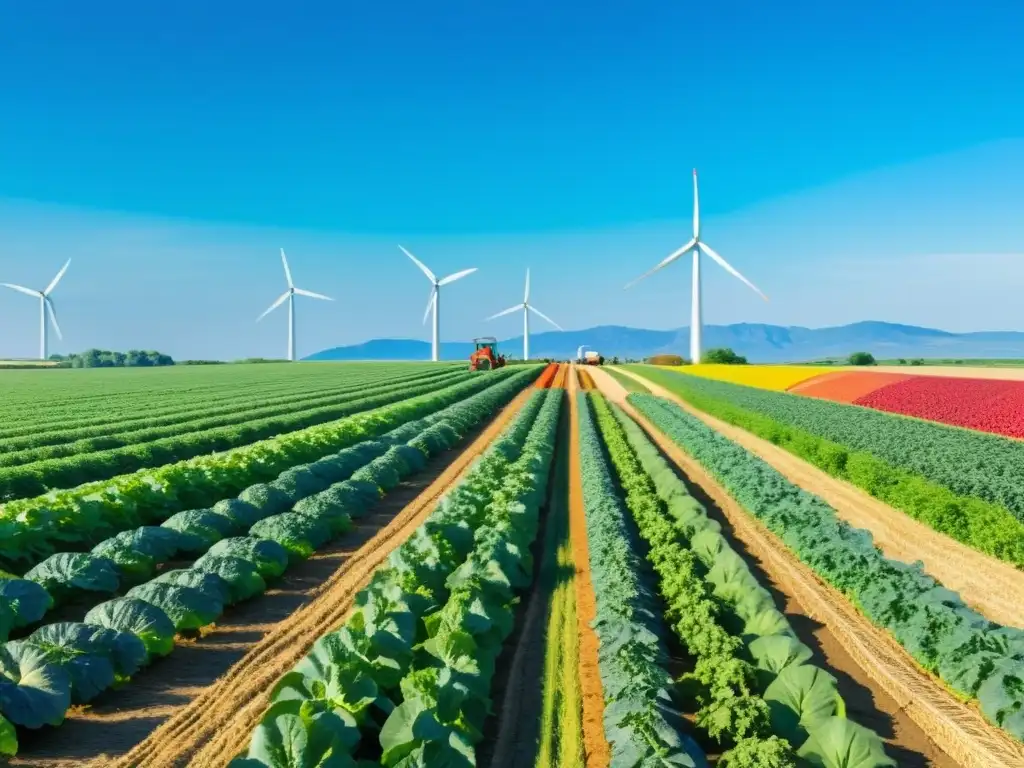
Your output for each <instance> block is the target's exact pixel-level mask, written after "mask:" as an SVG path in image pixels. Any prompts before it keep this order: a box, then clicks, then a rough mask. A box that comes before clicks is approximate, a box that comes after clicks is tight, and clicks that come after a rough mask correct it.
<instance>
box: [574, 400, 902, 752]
mask: <svg viewBox="0 0 1024 768" xmlns="http://www.w3.org/2000/svg"><path fill="white" fill-rule="evenodd" d="M591 398H592V399H591V402H592V405H593V407H594V410H595V413H596V414H597V417H598V423H599V425H600V427H601V431H602V435H603V437H604V439H605V443H606V445H607V447H608V452H609V455H610V456H611V458H612V462H613V464H614V465H615V467H616V470H617V473H618V476H619V479H620V482H621V483H622V486H623V489H624V490H625V491H626V494H627V496H626V502H627V506H628V507H629V509H630V511H631V512H632V514H633V518H634V520H635V521H636V523H637V526H638V530H639V532H640V535H641V536H642V537H643V538H644V539H645V540H646V541H647V542H648V544H649V547H650V549H649V553H648V559H649V560H650V561H651V562H652V564H653V565H654V568H655V571H656V572H657V573H658V574H659V576H660V577H661V591H662V595H663V596H664V598H665V601H666V604H667V608H668V610H667V615H668V616H669V617H670V618H671V619H672V620H673V622H674V623H673V628H674V629H675V630H676V632H677V634H678V635H679V637H680V639H681V640H682V641H683V643H684V645H685V646H686V648H687V649H688V651H689V652H690V654H691V655H692V656H693V657H694V658H695V659H696V666H695V669H694V671H693V672H692V673H688V674H686V675H684V677H683V679H682V683H683V686H684V688H687V689H689V692H690V694H691V695H693V696H695V698H696V700H697V702H698V704H699V705H700V707H701V708H700V710H699V711H698V712H697V723H698V724H699V725H701V726H703V727H704V728H705V729H706V730H707V732H708V734H709V735H710V736H711V737H712V738H716V739H718V740H719V741H724V740H728V741H729V742H731V743H732V744H734V745H735V746H734V748H733V750H730V751H729V752H727V753H726V755H727V756H729V757H730V759H733V760H738V759H739V757H738V755H747V754H748V753H751V755H752V756H751V757H750V759H752V760H755V759H756V760H760V759H762V757H763V758H764V759H766V760H770V761H772V762H774V763H775V764H778V765H793V764H795V763H794V760H795V758H794V755H793V754H792V752H791V751H787V750H786V749H784V748H783V745H781V744H779V743H777V742H776V741H773V740H772V736H778V737H782V738H783V739H784V740H785V741H786V742H788V743H789V744H791V745H792V746H793V747H800V746H801V745H802V744H804V743H805V742H806V741H807V740H808V736H809V734H810V733H813V732H815V730H816V729H817V728H818V727H819V726H820V725H821V724H822V723H824V722H825V721H826V720H827V719H828V718H830V717H832V716H834V715H840V714H842V713H843V712H844V711H845V705H844V703H843V700H842V699H841V698H840V696H839V692H838V689H837V687H836V681H835V679H834V678H832V676H831V675H829V674H828V673H826V672H824V671H823V670H821V669H819V668H817V667H815V666H813V665H810V664H808V663H806V662H809V661H810V658H811V652H810V649H808V648H807V647H806V646H804V645H803V644H802V643H800V642H799V641H798V640H797V639H796V637H795V633H794V632H793V629H792V627H791V626H790V625H789V622H788V621H787V620H786V618H785V616H783V615H782V614H781V613H780V612H779V611H778V610H777V609H776V608H775V604H774V600H773V599H772V597H771V595H770V594H769V593H768V592H767V591H766V590H765V589H764V588H763V587H762V586H761V585H760V584H759V583H758V582H757V579H756V578H755V577H754V576H753V574H752V573H751V572H750V570H749V568H748V567H747V565H746V563H745V562H744V561H743V560H742V559H741V558H740V557H739V556H738V555H737V554H736V552H735V551H734V550H733V549H732V548H731V547H730V545H729V544H728V542H727V541H726V540H725V539H724V538H723V537H722V536H721V535H720V533H719V532H718V524H717V523H712V521H711V520H710V519H709V518H708V517H707V515H706V513H705V511H704V510H703V508H702V507H701V505H700V504H699V503H698V502H697V501H696V500H695V499H693V497H692V496H690V495H689V492H688V491H687V489H686V486H685V485H684V484H683V483H682V482H681V481H680V480H679V478H678V477H677V476H676V474H675V473H674V472H673V471H672V470H671V468H670V467H669V466H668V464H667V463H666V462H665V460H664V459H663V458H662V457H661V455H660V453H659V452H658V450H657V448H656V447H655V446H654V444H653V443H651V442H650V440H649V439H648V438H647V436H646V435H645V434H644V433H643V431H642V430H641V429H640V428H639V427H638V426H637V425H636V424H635V423H634V422H633V421H632V419H630V418H629V417H628V416H627V415H626V414H625V413H624V412H623V411H622V410H621V409H620V408H618V407H617V406H614V405H610V404H609V403H607V402H606V401H605V400H604V398H603V397H601V396H600V395H598V394H592V395H591ZM652 478H656V480H653V479H652ZM687 542H689V544H690V547H691V548H690V549H687V548H686V546H685V545H686V543H687ZM849 730H850V732H856V733H858V734H861V735H862V738H865V739H868V738H870V739H874V741H875V742H877V744H878V745H879V749H878V753H879V754H881V755H882V758H881V759H882V761H881V762H864V763H861V762H857V763H854V764H855V765H857V766H861V768H875V766H885V765H892V764H893V763H892V762H891V761H889V760H888V759H887V758H885V756H884V750H883V749H882V748H881V744H882V741H881V739H880V738H879V737H878V736H877V735H875V734H873V733H871V732H866V733H867V735H863V734H862V730H863V729H860V728H859V726H856V725H855V724H853V723H850V724H849ZM727 764H728V762H727ZM755 764H756V763H755Z"/></svg>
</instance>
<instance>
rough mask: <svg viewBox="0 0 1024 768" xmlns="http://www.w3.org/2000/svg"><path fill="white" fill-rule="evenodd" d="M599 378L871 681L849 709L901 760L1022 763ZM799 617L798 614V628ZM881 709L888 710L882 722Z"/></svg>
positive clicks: (834, 648)
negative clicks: (869, 703)
mask: <svg viewBox="0 0 1024 768" xmlns="http://www.w3.org/2000/svg"><path fill="white" fill-rule="evenodd" d="M595 379H596V380H597V383H598V386H599V387H601V389H602V391H604V392H605V393H606V395H607V396H608V397H609V398H611V399H612V400H616V401H618V402H620V403H622V404H623V407H624V408H625V409H626V410H627V412H629V413H630V415H631V416H632V417H633V418H634V419H636V420H637V422H638V423H639V424H640V425H641V426H642V427H643V428H644V429H645V431H646V432H647V433H648V435H649V436H650V437H651V439H652V440H654V441H655V443H657V445H658V446H659V448H660V449H661V450H662V452H663V453H664V454H665V455H666V456H668V457H669V458H670V459H671V460H672V461H673V462H674V463H675V464H676V466H678V467H679V468H680V469H681V470H682V471H683V472H684V473H685V475H686V477H687V478H688V479H689V480H690V483H696V484H697V486H698V487H699V488H700V489H701V490H702V491H703V493H704V495H705V498H702V499H701V500H702V501H703V502H704V503H705V504H707V503H708V502H710V503H711V504H712V505H713V507H714V508H716V509H717V510H719V511H720V512H721V514H722V515H723V516H724V519H725V520H726V521H727V522H728V527H729V528H731V533H732V536H733V537H734V540H735V541H737V542H739V543H741V544H742V546H743V548H744V549H745V550H746V552H747V553H749V554H750V555H752V556H753V557H754V558H756V559H757V561H759V562H760V563H761V565H762V568H763V571H764V572H765V573H766V574H767V575H769V577H770V581H771V583H772V586H773V587H774V588H775V589H776V591H777V593H778V592H781V593H782V594H783V595H784V596H785V600H784V603H785V605H786V610H787V613H788V612H789V610H790V609H791V608H792V607H793V606H796V605H799V606H800V607H801V609H802V610H801V613H802V614H803V615H804V616H805V617H806V619H805V621H813V622H817V623H820V625H821V628H820V629H818V630H817V631H815V632H814V635H815V638H816V639H817V640H818V648H819V650H820V651H821V653H822V656H823V658H824V660H825V662H826V664H827V666H828V667H830V668H831V669H833V670H837V671H839V672H840V675H839V676H840V677H841V676H844V675H846V676H849V677H850V678H851V679H852V680H853V681H854V682H855V683H856V684H857V685H858V686H860V687H861V688H863V689H866V692H867V693H868V694H869V697H868V700H869V701H872V702H873V705H874V708H875V710H876V713H877V714H873V713H872V712H871V711H870V710H863V707H864V702H863V697H859V699H858V698H854V699H853V701H857V700H861V704H860V705H859V708H860V709H861V710H862V711H861V712H856V713H855V711H854V709H853V708H852V707H851V714H852V715H853V716H854V718H855V719H860V720H861V721H862V722H864V723H865V725H868V726H869V727H872V728H875V729H876V730H877V731H878V732H879V733H880V734H881V735H883V736H885V737H886V740H887V742H888V745H889V748H890V752H891V754H892V755H893V756H894V757H896V759H897V760H898V762H899V765H901V766H908V765H934V766H949V765H962V766H968V767H969V768H997V767H1005V768H1011V766H1021V765H1024V747H1022V746H1021V745H1020V744H1018V743H1017V742H1014V741H1013V740H1012V739H1011V738H1010V737H1009V736H1007V735H1006V734H1005V733H1003V732H1002V731H1000V730H999V729H997V728H994V727H993V726H990V725H989V724H988V723H986V722H985V721H984V719H983V718H982V717H981V715H980V714H979V713H978V711H977V710H976V709H975V708H974V707H971V706H967V705H964V704H962V703H960V702H958V701H956V700H955V699H954V698H953V697H952V696H951V695H950V694H949V693H948V692H947V691H946V690H945V689H944V688H943V687H942V686H941V684H940V683H938V681H936V680H934V679H933V678H931V677H929V676H928V675H926V674H925V673H923V672H922V671H920V670H919V669H918V667H917V666H916V664H915V663H914V662H913V660H912V659H911V658H910V657H909V656H908V655H907V653H906V652H905V651H904V650H903V649H902V648H901V647H900V646H899V645H898V644H897V643H896V641H895V640H894V639H893V638H892V637H890V636H889V635H888V634H887V633H885V632H882V631H880V630H878V629H877V628H875V627H874V626H873V625H872V624H871V623H870V622H868V621H867V619H865V618H864V617H863V616H862V615H860V614H859V613H858V612H857V611H856V609H855V608H854V607H853V606H852V605H851V604H850V602H849V601H848V600H846V599H845V598H844V597H843V596H842V595H841V594H840V593H838V592H837V591H836V590H834V589H832V588H831V587H830V586H828V585H827V584H825V583H824V582H822V581H821V580H819V579H818V578H817V576H815V574H814V573H813V572H812V571H811V570H810V569H809V568H807V567H806V566H805V565H803V564H802V563H800V562H799V561H798V560H797V559H796V558H795V557H794V556H793V554H792V553H791V552H789V550H787V549H786V548H785V546H784V545H783V544H782V543H781V542H780V541H779V540H778V539H777V538H776V537H775V536H774V535H773V534H772V533H771V532H769V531H768V530H767V529H766V528H764V527H763V526H762V525H761V524H760V523H759V522H758V521H757V520H755V519H754V518H753V517H751V516H750V515H749V514H748V513H747V512H745V511H744V510H743V509H742V508H741V507H740V506H739V505H738V504H737V503H736V502H735V501H734V500H733V499H732V498H731V497H730V496H729V495H728V494H727V493H726V492H725V490H724V489H723V488H722V487H721V486H720V485H719V484H718V483H717V482H716V481H715V480H714V479H713V478H712V477H711V476H710V475H709V474H708V473H707V472H705V470H704V469H703V467H701V466H700V465H699V464H698V463H697V462H696V461H694V460H693V459H691V458H690V457H689V456H688V455H687V454H686V453H685V452H683V451H682V450H681V449H680V448H679V447H678V446H677V445H675V443H673V442H672V441H670V440H668V438H666V437H665V436H664V435H663V434H662V433H661V432H659V431H658V430H657V429H655V428H654V427H653V426H652V425H651V424H650V423H649V422H648V421H647V420H646V419H644V418H643V417H642V416H641V415H640V414H639V413H638V412H637V411H636V409H634V408H633V407H632V406H631V405H630V404H629V403H628V402H625V395H626V392H625V390H624V389H623V388H622V386H621V385H619V384H618V383H617V382H615V381H614V380H613V379H612V378H611V377H610V376H605V375H595ZM645 383H646V382H645ZM705 499H706V500H705ZM708 511H709V513H710V512H711V511H712V508H711V507H709V510H708ZM790 618H791V619H792V616H791V617H790ZM799 623H800V622H799V621H796V622H794V626H795V627H796V628H798V631H799ZM801 639H804V638H803V637H801ZM805 642H806V641H805ZM841 682H842V681H841ZM841 692H843V693H844V696H845V697H848V696H849V695H850V694H849V692H848V689H847V691H842V688H841ZM859 715H860V716H859ZM864 715H867V717H864ZM879 717H881V718H883V719H882V721H881V722H880V721H879ZM885 719H887V720H888V727H887V728H886V727H885V726H886V723H885ZM880 726H881V727H880Z"/></svg>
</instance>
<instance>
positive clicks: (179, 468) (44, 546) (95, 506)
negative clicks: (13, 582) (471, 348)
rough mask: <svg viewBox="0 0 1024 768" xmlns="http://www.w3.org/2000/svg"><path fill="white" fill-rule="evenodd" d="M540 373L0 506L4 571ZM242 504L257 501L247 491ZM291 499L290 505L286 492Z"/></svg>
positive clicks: (439, 393) (476, 382) (513, 375)
mask: <svg viewBox="0 0 1024 768" xmlns="http://www.w3.org/2000/svg"><path fill="white" fill-rule="evenodd" d="M535 374H536V366H530V367H528V368H526V369H520V370H516V369H514V368H511V367H509V368H501V369H499V370H497V371H493V372H490V373H487V374H483V375H478V376H474V377H471V378H469V379H466V380H463V381H460V382H458V383H456V384H452V385H450V386H446V387H443V388H440V389H436V388H435V389H433V390H431V391H427V392H425V393H423V394H419V395H417V396H414V397H407V398H406V399H401V398H400V397H399V396H397V395H396V396H395V397H393V398H391V399H390V400H389V401H388V404H385V405H381V407H373V406H372V404H370V403H365V404H364V406H365V407H366V408H372V410H362V411H361V412H359V413H355V414H354V415H351V416H348V417H346V418H341V419H338V420H336V421H332V422H329V423H325V424H320V425H317V426H312V427H307V428H305V429H301V430H298V431H294V432H287V433H285V434H279V435H277V436H276V437H272V438H270V439H266V440H262V441H260V442H253V443H251V444H249V445H246V446H244V447H241V448H236V449H234V450H229V451H226V452H224V453H214V454H210V455H205V456H199V457H196V458H192V459H188V460H185V461H177V462H175V463H171V464H166V465H164V466H160V467H158V468H155V469H146V470H140V471H138V472H133V473H131V474H125V475H120V476H117V477H113V478H112V479H110V480H105V481H102V482H95V483H88V484H86V485H81V486H78V487H77V488H71V489H68V490H55V491H51V492H50V493H47V494H46V495H44V496H39V497H35V498H31V499H19V500H16V501H10V502H7V503H5V504H4V505H3V506H2V508H0V567H4V568H6V569H7V570H12V571H13V570H19V568H22V567H24V565H22V564H27V565H29V566H31V565H34V564H35V563H37V562H39V560H41V559H43V558H45V557H47V556H49V555H50V554H52V553H53V552H54V550H55V548H56V546H57V545H58V544H59V543H60V544H62V545H64V546H67V545H68V544H69V543H78V544H88V545H91V544H93V543H96V542H98V541H99V540H100V539H101V538H103V537H105V536H109V535H111V534H113V533H117V532H119V531H123V530H127V529H130V528H134V527H137V526H140V525H147V524H152V523H154V522H160V521H161V520H164V519H166V518H167V517H169V516H170V515H173V514H174V513H175V512H179V511H182V510H190V509H198V508H203V507H206V506H208V505H210V504H212V503H213V502H215V501H217V500H220V499H224V498H226V497H229V496H231V495H233V494H237V493H239V492H242V491H243V489H245V488H246V487H247V486H250V485H253V484H254V483H260V482H266V481H271V480H274V479H275V478H276V477H277V476H278V475H280V474H281V473H282V472H284V471H285V470H288V469H290V468H292V467H294V466H296V465H297V464H300V463H302V462H304V461H315V460H318V459H321V458H324V457H326V456H330V455H331V454H332V453H335V452H337V451H339V450H341V449H343V448H346V447H349V446H352V445H354V444H355V443H358V442H360V441H361V440H366V439H372V438H375V437H377V436H380V435H383V434H384V433H386V432H387V431H389V430H391V429H394V428H395V427H399V426H401V425H403V424H406V423H408V422H411V421H414V420H417V419H422V418H428V419H430V417H431V416H435V417H436V416H437V413H438V411H439V409H443V408H446V407H448V406H451V405H456V404H461V403H463V402H464V401H467V400H469V399H471V396H474V395H475V394H478V393H484V392H485V391H487V390H488V389H490V388H492V387H501V386H502V385H503V384H506V383H507V384H509V385H511V386H513V389H514V391H519V390H520V389H522V387H524V386H526V384H527V383H528V382H529V381H531V380H532V379H533V378H534V377H535ZM407 394H409V393H408V392H407ZM395 401H397V402H395ZM434 423H436V420H432V421H431V422H430V424H431V425H433V424H434ZM275 431H279V430H275ZM68 461H71V459H68ZM363 463H365V462H360V463H359V464H358V465H357V466H356V467H353V469H356V468H358V466H362V464H363ZM276 490H278V489H275V491H276ZM282 493H284V492H283V491H282ZM241 498H242V499H243V500H244V501H251V500H250V499H249V498H247V497H246V495H245V493H242V496H241ZM285 499H286V501H285V503H287V494H285ZM281 511H283V510H281ZM268 514H274V512H268Z"/></svg>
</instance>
